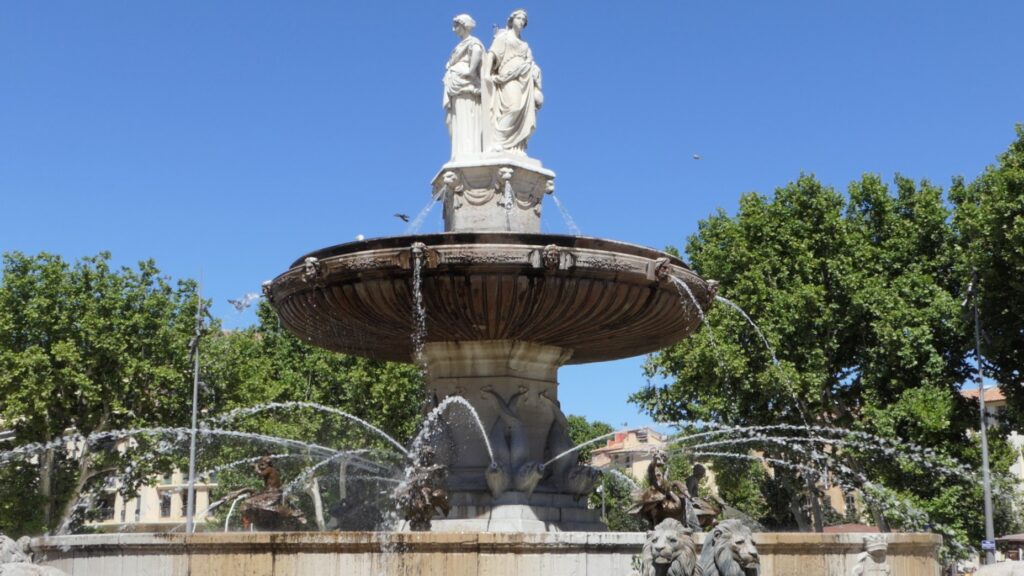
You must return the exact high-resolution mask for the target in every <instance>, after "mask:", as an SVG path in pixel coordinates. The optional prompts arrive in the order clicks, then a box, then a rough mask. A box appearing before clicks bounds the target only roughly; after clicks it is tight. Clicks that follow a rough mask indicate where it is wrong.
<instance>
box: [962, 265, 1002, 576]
mask: <svg viewBox="0 0 1024 576" xmlns="http://www.w3.org/2000/svg"><path fill="white" fill-rule="evenodd" d="M977 288H978V272H977V271H974V273H973V276H972V278H971V284H970V285H969V286H968V287H967V297H968V298H970V300H971V308H973V311H974V363H975V365H976V366H977V375H976V376H975V380H976V381H977V383H978V404H979V405H980V407H981V483H982V490H983V492H984V496H985V539H986V540H988V541H989V542H992V543H994V542H995V539H996V535H995V532H996V531H995V526H994V525H993V522H992V479H991V476H990V474H989V470H988V423H987V422H986V419H987V418H986V414H985V381H984V379H983V378H982V374H983V371H982V367H981V322H980V320H979V319H978V298H977V296H978V295H977V294H976V290H977ZM995 561H996V554H995V551H994V550H985V564H992V563H994V562H995Z"/></svg>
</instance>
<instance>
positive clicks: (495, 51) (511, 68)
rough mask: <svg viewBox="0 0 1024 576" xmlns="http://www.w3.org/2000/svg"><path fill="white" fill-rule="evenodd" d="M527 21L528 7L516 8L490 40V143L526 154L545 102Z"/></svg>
mask: <svg viewBox="0 0 1024 576" xmlns="http://www.w3.org/2000/svg"><path fill="white" fill-rule="evenodd" d="M526 22H527V18H526V11H525V10H516V11H515V12H513V13H512V14H511V15H510V16H509V17H508V23H507V25H506V28H505V29H504V30H499V31H498V33H497V34H495V36H494V42H492V43H491V49H490V59H491V66H490V70H488V73H489V74H490V76H489V80H490V82H491V83H493V88H492V94H491V102H490V114H491V125H492V126H491V127H492V129H493V137H492V138H493V142H492V143H491V146H492V147H493V148H494V149H495V150H496V151H509V152H513V153H517V154H526V143H527V140H529V139H530V136H532V135H533V131H534V130H535V129H536V128H537V110H539V109H540V107H541V104H543V102H544V95H543V94H542V93H541V74H540V68H539V67H538V66H537V64H536V63H535V62H534V61H533V53H532V52H531V51H530V45H529V44H527V43H526V41H524V40H523V38H522V34H523V28H526Z"/></svg>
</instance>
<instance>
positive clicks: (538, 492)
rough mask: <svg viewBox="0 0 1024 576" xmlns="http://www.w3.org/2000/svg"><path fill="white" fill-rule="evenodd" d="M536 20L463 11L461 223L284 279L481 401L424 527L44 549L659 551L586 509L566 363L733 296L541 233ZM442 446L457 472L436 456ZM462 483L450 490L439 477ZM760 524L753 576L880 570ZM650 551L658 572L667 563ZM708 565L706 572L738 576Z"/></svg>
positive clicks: (385, 561) (932, 546)
mask: <svg viewBox="0 0 1024 576" xmlns="http://www.w3.org/2000/svg"><path fill="white" fill-rule="evenodd" d="M526 24H527V15H526V12H525V11H521V10H518V11H516V12H513V13H512V15H511V16H510V17H509V19H508V22H507V26H506V28H505V29H504V30H501V31H499V32H498V33H497V34H496V35H495V39H494V41H493V43H492V45H491V47H490V48H489V49H485V48H484V46H483V43H482V42H480V41H479V40H478V39H476V38H475V37H473V36H472V34H471V32H472V29H473V27H474V25H475V23H474V22H473V19H472V18H471V17H469V16H467V15H464V14H463V15H459V16H456V17H455V18H454V20H453V30H454V32H455V33H456V34H457V35H458V36H459V38H460V42H459V43H458V45H457V46H456V47H455V49H454V50H453V51H452V54H451V56H450V58H449V60H448V63H447V66H446V72H445V76H444V86H445V92H444V98H443V102H444V108H445V111H446V120H447V123H448V126H449V131H450V134H451V140H452V147H451V156H450V159H449V161H448V162H447V163H445V164H444V165H442V166H441V168H440V170H439V171H438V172H437V174H436V175H435V176H434V178H433V179H432V180H431V188H432V189H431V197H432V198H433V200H434V201H437V202H440V203H442V205H443V211H444V222H445V231H444V233H439V234H423V235H416V236H400V237H389V238H379V239H372V240H365V241H358V242H353V243H347V244H340V245H337V246H332V247H329V248H323V249H320V250H316V251H313V252H310V253H309V254H306V255H304V256H302V257H300V258H298V259H297V260H295V262H294V263H292V265H291V267H290V268H289V269H288V270H287V271H285V272H284V273H283V274H281V275H280V276H278V277H277V278H275V279H274V280H273V281H272V282H268V283H266V284H264V294H265V295H266V297H267V299H268V300H269V301H270V302H271V303H272V304H273V306H274V308H275V309H276V310H277V312H278V314H279V316H280V318H281V320H282V322H283V323H284V325H285V326H286V327H287V328H288V329H289V330H290V331H292V332H293V333H294V334H296V335H297V336H299V337H300V338H302V339H303V340H305V341H307V342H310V343H312V344H315V345H317V346H321V347H323V348H327V349H330V350H335V351H338V352H343V353H346V354H354V355H360V356H365V357H369V358H374V359H379V360H392V361H399V362H417V363H419V364H421V366H422V367H423V368H424V370H425V376H426V385H427V389H428V392H429V397H430V399H431V400H430V402H432V403H433V404H434V405H435V406H437V405H439V404H441V403H442V402H444V401H445V400H446V399H448V398H456V397H458V398H461V399H464V400H465V401H467V402H468V403H469V404H471V405H472V407H473V408H474V409H475V411H476V412H477V414H478V415H479V418H480V423H481V425H480V426H476V427H475V428H474V426H475V424H474V425H470V426H457V427H446V428H444V429H443V430H442V431H441V433H440V434H439V436H438V438H435V443H434V445H433V446H432V448H431V451H430V452H429V453H430V455H431V458H430V462H429V463H430V470H429V472H430V473H429V474H426V475H424V476H423V482H420V484H422V486H421V485H420V484H411V485H410V486H409V487H407V488H406V492H407V493H408V494H409V495H408V496H407V497H406V498H405V500H407V501H409V502H412V503H413V504H415V503H416V502H418V501H417V500H416V498H415V497H414V496H417V495H421V496H422V497H421V498H419V500H422V501H423V502H425V503H426V504H423V503H422V502H421V503H420V505H417V506H414V507H415V508H417V509H419V510H420V512H422V517H416V518H415V522H414V524H415V525H413V526H408V527H407V528H411V529H413V530H414V531H401V532H392V533H372V532H335V533H309V532H296V533H273V532H262V533H261V532H256V533H223V534H220V533H217V534H209V533H208V534H161V535H145V534H123V535H89V536H73V537H50V538H39V539H36V540H35V541H34V542H33V550H35V551H36V552H37V558H41V559H42V560H43V561H44V562H46V563H48V564H50V565H53V566H56V567H58V568H61V569H63V570H64V571H65V572H67V573H68V574H71V575H72V576H83V575H89V576H91V575H94V574H135V573H139V572H140V571H145V572H146V573H149V574H161V575H168V576H171V575H178V574H181V575H184V574H193V575H195V574H226V575H233V574H268V575H270V574H314V573H315V574H321V573H326V574H427V573H430V574H434V573H437V574H442V573H444V574H455V575H467V576H468V575H470V574H481V573H489V574H527V573H529V574H538V573H551V574H556V573H573V574H584V573H585V574H609V575H612V574H621V575H625V574H629V573H630V569H631V564H632V560H633V556H634V555H636V554H640V553H641V549H642V548H643V549H644V551H645V552H644V556H645V557H647V556H650V552H651V550H653V548H651V546H654V545H655V544H650V543H649V544H648V547H646V548H645V541H646V540H647V539H648V536H647V535H645V534H642V533H608V532H606V531H605V527H604V525H603V524H602V523H601V522H600V521H599V518H598V512H597V511H594V510H588V509H587V506H586V500H587V499H586V498H585V496H586V495H587V494H588V493H589V492H591V491H592V490H593V488H594V483H595V480H596V478H597V473H596V471H594V470H592V469H590V468H588V467H586V466H580V465H577V464H576V458H575V457H574V456H573V455H572V454H571V453H570V454H569V455H568V456H567V457H563V458H556V457H557V456H559V455H560V454H563V453H566V452H567V451H568V450H570V449H571V448H572V447H573V443H572V441H571V440H570V439H569V435H568V432H567V424H566V419H565V415H564V414H563V412H562V409H561V407H560V405H559V402H558V379H557V374H558V368H559V367H560V366H563V365H565V364H576V363H587V362H599V361H605V360H613V359H617V358H625V357H630V356H636V355H640V354H645V353H649V352H653V351H655V350H658V349H661V348H663V347H666V346H669V345H671V344H673V343H674V342H677V341H678V340H680V339H682V338H685V337H687V336H688V335H690V334H691V333H693V331H695V330H696V329H697V328H698V327H699V325H700V322H701V319H702V317H703V314H704V311H706V310H707V309H708V308H709V307H710V306H711V304H712V303H713V302H714V297H715V283H714V282H712V281H709V280H705V279H702V278H700V277H699V276H698V275H697V274H695V273H694V272H693V271H691V270H690V269H689V268H688V267H687V266H686V265H685V264H684V263H683V262H682V261H681V260H680V259H679V258H677V257H675V256H672V255H670V254H667V253H664V252H661V251H658V250H654V249H650V248H645V247H641V246H636V245H632V244H627V243H622V242H616V241H611V240H604V239H598V238H587V237H581V236H561V235H551V234H542V233H541V227H540V222H541V214H542V208H543V204H544V200H545V198H546V196H548V195H550V194H553V192H554V187H555V173H554V172H553V171H551V170H549V169H547V168H545V167H544V166H543V165H542V163H541V162H540V161H539V160H537V159H535V158H531V157H530V156H529V155H528V154H527V151H526V150H527V144H528V141H529V139H530V137H531V136H532V135H533V133H534V131H535V128H536V123H537V114H538V110H539V109H540V108H541V105H542V104H543V101H544V95H543V92H542V83H541V71H540V68H539V66H538V65H537V64H536V62H535V61H534V59H533V54H532V52H531V50H530V47H529V45H528V44H527V43H526V42H525V41H524V40H523V37H522V33H523V30H524V28H525V27H526ZM452 410H458V408H452ZM447 416H448V417H447V419H448V420H453V419H463V420H465V419H467V417H468V415H467V414H457V415H447ZM435 461H436V462H437V465H443V466H445V467H446V469H447V472H448V473H447V476H445V474H443V473H438V474H435V473H434V472H433V471H434V470H435V468H437V465H435V464H434V462H435ZM442 481H443V482H445V483H446V485H445V486H444V487H443V489H442V488H441V487H438V486H435V485H434V484H436V483H439V482H442ZM444 492H446V493H447V499H443V498H441V495H442V494H443V493H444ZM414 501H416V502H414ZM449 507H450V509H447V508H449ZM434 509H437V510H438V511H439V512H438V513H437V514H434V515H433V518H429V516H431V512H432V511H433V510H434ZM445 509H447V512H448V513H447V516H444V515H443V514H442V513H441V512H440V511H443V510H445ZM427 526H429V528H430V531H429V532H424V531H421V530H423V529H424V528H426V527H427ZM670 528H671V527H669V526H668V525H664V526H662V528H661V532H657V533H652V535H651V536H650V538H653V539H654V540H652V541H651V542H655V541H656V540H657V539H658V538H668V539H673V541H677V536H676V533H677V532H679V533H683V532H680V531H679V530H678V529H676V530H670ZM737 529H738V528H737ZM725 532H727V531H726V530H725V528H722V529H719V530H716V532H715V533H714V534H712V535H709V536H705V535H700V534H694V535H692V536H689V535H687V536H686V537H687V538H691V537H692V539H693V542H694V546H693V547H688V546H681V548H680V549H683V548H686V549H689V550H690V551H691V555H694V562H696V557H695V555H696V554H698V549H700V548H701V546H702V545H703V546H704V547H705V548H706V549H707V550H706V551H702V552H699V553H700V554H701V558H700V561H701V563H702V565H703V564H705V563H706V562H705V557H707V558H710V559H711V560H708V561H707V562H710V563H712V564H713V563H714V560H716V559H718V558H720V557H724V556H722V554H720V553H719V550H720V548H721V550H728V547H729V546H730V545H732V544H728V542H725V536H722V534H724V533H725ZM720 533H721V534H720ZM687 534H688V533H687ZM748 535H749V534H748ZM726 536H729V535H728V534H726ZM719 540H721V541H722V542H725V543H724V544H721V545H720V543H719ZM747 540H748V541H747V546H748V547H749V548H750V549H751V551H754V548H753V545H751V544H750V543H749V538H748V539H747ZM753 540H754V543H755V544H756V546H757V550H756V552H758V553H759V554H760V557H759V560H757V556H756V555H755V556H753V558H754V560H750V559H749V558H748V559H747V560H748V561H746V563H744V564H742V566H743V567H744V568H743V570H745V571H744V572H742V574H749V573H757V570H758V568H757V563H758V562H759V566H760V573H762V574H766V575H770V574H780V575H781V574H801V575H808V576H819V575H820V576H824V575H826V574H828V575H830V576H831V575H838V574H847V573H850V571H851V570H854V569H856V568H857V566H860V564H857V562H858V560H857V558H858V556H857V554H858V553H862V552H863V551H864V550H865V546H866V545H865V542H864V540H863V539H862V538H861V537H860V536H857V535H850V534H756V535H754V537H753ZM940 543H941V539H940V538H939V537H937V536H935V535H930V534H929V535H925V534H908V535H886V537H885V544H886V546H887V550H888V556H887V557H883V560H884V561H885V562H887V563H888V564H886V565H885V567H886V569H888V568H889V566H891V567H892V570H893V571H892V573H893V574H901V575H906V576H919V575H926V574H927V575H929V576H932V575H937V574H938V570H939V565H938V562H937V554H936V552H937V549H938V546H939V545H940ZM733 544H734V543H733ZM877 546H878V545H877V543H876V548H877ZM712 547H714V549H712ZM734 547H735V546H734ZM748 556H749V555H748ZM649 560H650V563H649V565H648V566H646V567H645V572H644V573H645V574H647V573H652V574H653V573H661V572H663V571H664V570H665V569H666V568H667V565H663V566H661V567H660V568H656V567H654V566H653V563H657V562H660V560H658V559H657V558H654V557H651V558H650V559H649ZM751 561H752V562H753V564H751V563H750V562H751ZM861 564H864V563H863V562H861ZM708 566H709V567H705V568H704V574H705V576H713V574H715V573H719V572H718V571H711V570H712V568H711V567H710V564H709V565H708ZM748 568H749V570H748ZM861 568H862V569H863V567H861ZM647 569H650V570H652V571H651V572H647V571H646V570H647ZM659 570H660V571H661V572H659ZM750 570H753V572H751V571H750ZM709 571H710V572H709ZM728 573H729V574H733V573H732V572H728ZM740 573H741V572H735V574H737V575H738V574H740Z"/></svg>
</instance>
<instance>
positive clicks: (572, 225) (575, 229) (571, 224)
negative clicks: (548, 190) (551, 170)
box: [551, 194, 582, 236]
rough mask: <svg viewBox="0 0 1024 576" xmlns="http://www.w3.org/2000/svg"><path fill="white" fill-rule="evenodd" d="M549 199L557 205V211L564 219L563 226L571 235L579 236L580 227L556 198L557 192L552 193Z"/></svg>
mask: <svg viewBox="0 0 1024 576" xmlns="http://www.w3.org/2000/svg"><path fill="white" fill-rule="evenodd" d="M551 199H552V200H554V201H555V206H558V211H559V212H561V213H562V220H565V226H566V227H567V228H568V229H569V233H570V234H572V235H573V236H581V235H582V234H581V233H580V228H579V226H577V225H576V221H575V220H573V219H572V216H571V215H570V214H569V211H568V210H566V209H565V206H564V205H562V201H561V200H559V199H558V195H557V194H552V195H551Z"/></svg>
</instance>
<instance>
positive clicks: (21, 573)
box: [0, 534, 67, 576]
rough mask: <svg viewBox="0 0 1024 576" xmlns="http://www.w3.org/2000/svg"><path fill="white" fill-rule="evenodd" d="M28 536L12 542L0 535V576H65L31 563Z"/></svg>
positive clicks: (46, 567)
mask: <svg viewBox="0 0 1024 576" xmlns="http://www.w3.org/2000/svg"><path fill="white" fill-rule="evenodd" d="M29 542H30V540H29V538H28V536H23V537H22V538H19V539H18V540H12V539H11V538H8V537H7V536H4V535H3V534H0V576H67V575H66V574H65V573H64V572H62V571H60V570H58V569H56V568H51V567H49V566H39V565H36V564H33V563H32V550H31V548H30V547H29Z"/></svg>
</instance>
